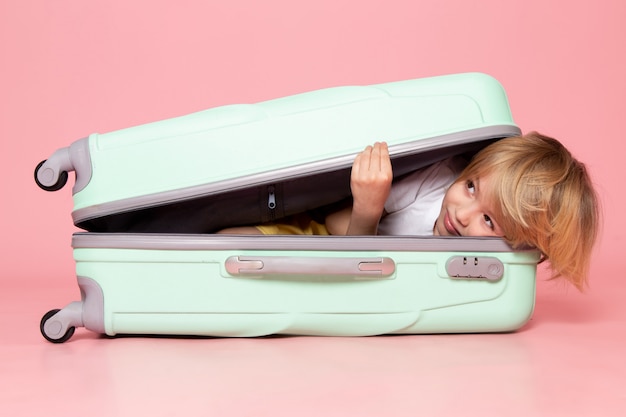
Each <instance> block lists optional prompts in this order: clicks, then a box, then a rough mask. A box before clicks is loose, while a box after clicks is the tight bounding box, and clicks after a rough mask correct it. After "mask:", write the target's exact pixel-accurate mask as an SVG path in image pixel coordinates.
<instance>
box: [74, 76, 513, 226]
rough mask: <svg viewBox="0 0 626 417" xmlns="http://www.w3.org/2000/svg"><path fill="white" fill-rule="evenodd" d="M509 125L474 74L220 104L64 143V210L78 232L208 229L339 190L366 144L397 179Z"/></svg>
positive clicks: (312, 202) (343, 191) (288, 210)
mask: <svg viewBox="0 0 626 417" xmlns="http://www.w3.org/2000/svg"><path fill="white" fill-rule="evenodd" d="M520 133H521V132H520V129H519V128H518V127H517V126H516V125H515V123H514V122H513V120H512V116H511V113H510V109H509V105H508V100H507V98H506V94H505V92H504V90H503V88H502V86H501V85H500V84H499V83H498V82H497V81H496V80H495V79H493V78H492V77H490V76H488V75H485V74H479V73H468V74H455V75H447V76H441V77H432V78H423V79H416V80H407V81H399V82H393V83H386V84H378V85H372V86H365V87H335V88H328V89H324V90H319V91H313V92H309V93H303V94H298V95H294V96H289V97H285V98H280V99H276V100H270V101H266V102H262V103H257V104H247V105H232V106H222V107H217V108H214V109H209V110H206V111H203V112H199V113H194V114H191V115H187V116H182V117H178V118H173V119H168V120H163V121H160V122H154V123H149V124H146V125H141V126H137V127H133V128H128V129H123V130H120V131H115V132H110V133H105V134H92V135H91V136H89V138H86V139H83V140H81V141H77V142H75V143H74V144H72V145H71V146H70V147H69V148H67V149H68V153H69V154H71V155H72V159H75V160H76V162H74V163H73V165H74V166H75V168H76V183H75V186H74V210H73V213H72V217H73V220H74V223H75V224H76V225H77V226H78V227H81V228H83V229H85V230H88V231H99V232H124V231H131V232H144V231H145V232H169V233H175V232H181V233H199V232H200V233H204V232H211V231H214V230H217V229H219V228H222V227H225V226H230V225H237V224H250V223H259V222H264V221H268V220H272V219H275V218H280V217H283V216H285V215H289V214H293V213H295V212H299V211H303V210H307V209H310V208H313V207H315V206H321V205H325V204H329V203H333V202H336V201H338V200H341V199H342V198H346V197H349V195H350V188H349V175H350V167H351V165H352V161H353V159H354V157H355V155H356V154H357V153H358V152H360V151H361V150H362V149H363V148H364V147H365V146H366V145H368V144H371V143H373V142H375V141H377V140H384V141H386V142H387V143H388V144H389V152H390V156H391V158H392V164H393V169H394V176H395V177H398V176H401V175H404V174H406V173H408V172H410V171H412V170H415V169H419V168H422V167H424V166H427V165H429V164H432V163H434V162H436V161H439V160H442V159H445V158H447V157H449V156H452V155H458V154H469V155H471V154H472V153H474V152H476V151H477V150H478V149H481V148H482V147H484V146H486V144H488V143H491V142H493V141H494V140H497V139H500V138H503V137H508V136H516V135H519V134H520Z"/></svg>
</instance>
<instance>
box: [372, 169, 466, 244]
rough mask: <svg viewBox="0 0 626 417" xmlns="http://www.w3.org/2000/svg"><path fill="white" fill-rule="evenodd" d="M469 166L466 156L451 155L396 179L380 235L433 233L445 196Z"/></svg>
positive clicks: (379, 229) (380, 225)
mask: <svg viewBox="0 0 626 417" xmlns="http://www.w3.org/2000/svg"><path fill="white" fill-rule="evenodd" d="M465 165H466V162H465V161H464V160H463V159H462V158H458V157H453V158H448V159H445V160H443V161H441V162H437V163H435V164H433V165H430V166H428V167H426V168H423V169H420V170H418V171H415V172H413V173H411V174H408V175H407V176H405V177H403V178H401V179H400V180H398V181H396V182H394V183H393V185H392V186H391V191H390V193H389V198H387V201H386V202H385V211H386V212H387V213H388V214H387V216H385V217H383V219H382V220H381V221H380V224H379V225H378V234H379V235H419V236H427V235H432V234H433V228H434V225H435V221H436V220H437V217H438V216H439V213H440V212H441V203H442V202H443V197H444V195H445V193H446V191H447V189H448V187H450V185H452V183H453V182H454V181H455V180H456V178H457V177H458V176H459V174H460V173H461V171H462V170H463V168H464V167H465Z"/></svg>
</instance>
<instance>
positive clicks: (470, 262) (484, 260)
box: [446, 256, 504, 281]
mask: <svg viewBox="0 0 626 417" xmlns="http://www.w3.org/2000/svg"><path fill="white" fill-rule="evenodd" d="M446 272H447V273H448V275H449V276H450V278H454V279H486V280H488V281H499V280H500V279H502V275H503V274H504V265H503V264H502V262H501V261H500V260H499V259H498V258H494V257H492V256H453V257H452V258H450V259H448V262H446Z"/></svg>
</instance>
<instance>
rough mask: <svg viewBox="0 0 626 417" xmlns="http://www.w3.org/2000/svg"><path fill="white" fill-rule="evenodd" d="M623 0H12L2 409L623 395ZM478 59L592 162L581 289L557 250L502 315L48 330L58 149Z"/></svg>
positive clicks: (64, 232)
mask: <svg viewBox="0 0 626 417" xmlns="http://www.w3.org/2000/svg"><path fill="white" fill-rule="evenodd" d="M625 20H626V3H625V2H623V1H621V0H594V1H590V0H589V1H586V0H572V1H569V2H560V1H558V2H557V1H551V0H509V1H502V0H478V1H466V0H445V1H417V0H393V1H378V0H373V1H363V0H361V1H355V0H346V1H341V0H316V1H311V2H304V1H293V0H292V1H288V0H265V1H258V2H256V1H252V0H249V1H243V0H229V1H217V0H203V1H201V0H179V1H163V0H133V1H128V0H108V1H106V2H104V1H102V2H97V1H84V0H56V1H48V0H21V1H13V2H9V1H3V2H2V3H0V54H1V57H2V58H1V59H2V61H1V65H0V92H1V94H2V95H1V98H0V106H1V107H0V138H1V146H2V156H3V158H2V159H3V161H4V163H5V167H4V170H3V173H4V178H5V180H4V187H3V192H2V201H1V204H0V210H1V214H2V215H1V216H0V219H1V220H0V221H1V222H2V223H1V227H2V230H3V233H4V238H3V239H2V243H1V245H2V251H1V252H0V253H2V269H0V274H1V278H0V286H1V287H0V288H1V289H0V312H1V313H2V314H1V316H0V328H2V329H3V331H2V335H1V336H0V338H1V340H2V343H1V344H0V409H2V410H3V411H4V410H8V411H10V412H9V414H7V415H12V416H17V415H45V414H44V413H46V414H50V415H65V416H71V415H79V413H80V414H81V415H82V414H83V413H84V412H85V411H87V412H89V413H90V414H91V415H103V416H111V415H129V414H131V413H135V412H140V413H141V414H142V415H148V414H150V415H155V416H156V415H174V414H175V415H182V414H183V413H185V412H190V413H199V412H200V411H201V412H202V413H203V414H206V415H217V414H218V413H219V414H220V415H268V414H270V413H271V414H272V415H282V414H284V415H327V416H333V415H337V416H339V415H359V416H363V415H372V416H374V415H376V416H377V415H383V414H384V415H390V416H392V415H398V416H400V415H416V414H417V415H419V414H422V413H423V414H425V415H449V414H452V413H455V414H461V415H478V414H481V415H550V416H558V415H567V416H577V415H581V416H583V415H584V416H587V415H599V416H600V415H601V416H613V415H614V416H617V415H624V410H626V394H624V386H625V385H626V384H625V383H626V365H625V364H624V363H625V361H624V360H623V353H624V351H625V349H624V347H625V342H626V338H625V335H626V332H625V330H626V329H625V325H626V307H624V305H625V304H626V303H624V300H625V299H626V285H625V284H624V280H623V276H624V272H623V267H621V265H622V264H623V250H624V248H623V246H624V243H625V241H624V231H625V219H626V216H624V215H623V214H622V212H621V210H620V209H619V207H620V206H621V205H623V204H624V203H625V200H624V175H625V169H624V165H625V164H624V157H623V153H622V151H623V148H624V146H623V143H622V142H623V139H622V132H623V130H624V115H623V112H624V104H623V102H624V96H625V95H626V83H625V81H624V74H626V64H625V62H624V54H625V46H626V29H625V28H626V26H624V21H625ZM465 71H481V72H486V73H489V74H491V75H493V76H495V77H496V78H497V79H499V80H500V82H501V83H502V84H503V85H504V87H505V89H506V90H507V92H508V95H509V100H510V103H511V108H512V111H513V115H514V117H515V119H516V121H517V123H518V124H519V125H520V127H521V128H522V129H523V130H524V131H528V130H539V131H541V132H543V133H545V134H548V135H552V136H555V137H557V138H559V139H560V140H561V141H563V142H564V143H565V144H566V145H567V146H568V147H569V148H570V149H571V150H572V152H573V153H574V154H575V155H576V156H578V157H579V158H580V159H582V160H583V161H585V162H586V163H587V165H588V167H589V169H590V171H591V174H592V176H593V178H594V180H595V183H596V185H597V187H598V191H599V193H600V196H601V199H602V203H603V213H604V229H603V231H602V233H601V236H600V241H599V244H598V246H597V248H596V250H595V251H594V254H593V256H594V258H593V265H592V273H591V288H590V290H589V291H588V293H587V294H584V295H581V294H579V293H577V292H576V291H575V290H573V289H572V288H567V287H564V286H563V285H561V284H558V283H553V282H549V283H547V282H545V277H546V274H545V271H543V270H541V271H540V282H539V288H538V295H537V307H536V311H535V316H534V318H533V320H532V321H531V323H530V324H529V325H528V326H526V327H525V328H524V329H522V330H521V331H519V332H517V333H513V334H505V335H451V336H446V335H443V336H408V337H376V338H354V339H349V338H329V339H328V338H326V339H325V338H306V337H305V338H269V339H267V338H265V339H249V340H229V339H224V340H204V339H201V340H196V339H192V340H188V339H182V340H181V339H150V338H130V339H129V338H122V339H115V340H106V339H102V338H99V337H98V336H97V335H94V334H91V333H90V332H87V331H85V330H82V329H79V330H78V331H77V334H76V335H75V336H74V338H73V339H72V340H71V342H70V343H66V344H64V345H58V346H57V345H52V344H49V343H47V342H45V341H44V340H43V338H42V337H41V336H40V334H39V330H38V323H39V319H40V318H41V316H42V314H43V313H44V312H46V311H47V310H49V309H51V308H55V307H62V306H64V305H65V304H67V303H68V302H69V301H72V300H74V299H77V298H78V296H79V295H78V291H77V287H76V283H75V278H74V263H73V260H72V255H71V248H70V236H71V233H72V232H73V231H74V230H75V229H74V227H73V225H72V222H71V217H70V212H71V193H70V189H69V188H70V187H66V188H65V189H63V190H62V191H59V192H57V193H46V192H44V191H42V190H40V189H39V188H37V186H36V185H35V183H34V181H33V178H32V177H33V169H34V167H35V165H36V164H37V163H38V162H39V161H40V160H42V159H44V158H46V157H47V156H48V155H49V154H50V153H51V152H52V151H54V150H55V149H57V148H59V147H63V146H67V145H68V144H69V143H71V142H72V141H74V140H76V139H79V138H81V137H84V136H86V135H88V134H90V133H92V132H107V131H111V130H116V129H121V128H124V127H128V126H132V125H137V124H142V123H147V122H150V121H155V120H159V119H163V118H170V117H174V116H178V115H182V114H186V113H190V112H193V111H197V110H202V109H205V108H209V107H213V106H218V105H224V104H232V103H247V102H256V101H261V100H265V99H270V98H275V97H280V96H284V95H289V94H294V93H299V92H303V91H308V90H313V89H319V88H325V87H331V86H337V85H345V84H371V83H380V82H387V81H395V80H403V79H408V78H418V77H425V76H432V75H440V74H448V73H455V72H465ZM61 413H63V414H61Z"/></svg>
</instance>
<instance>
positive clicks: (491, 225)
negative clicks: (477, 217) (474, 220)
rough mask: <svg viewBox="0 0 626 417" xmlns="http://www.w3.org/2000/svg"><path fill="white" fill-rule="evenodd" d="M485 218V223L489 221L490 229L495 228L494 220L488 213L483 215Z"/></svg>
mask: <svg viewBox="0 0 626 417" xmlns="http://www.w3.org/2000/svg"><path fill="white" fill-rule="evenodd" d="M483 217H484V219H485V223H487V226H489V228H490V229H493V228H494V225H493V221H492V220H491V217H489V216H487V215H486V214H485V215H483Z"/></svg>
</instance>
